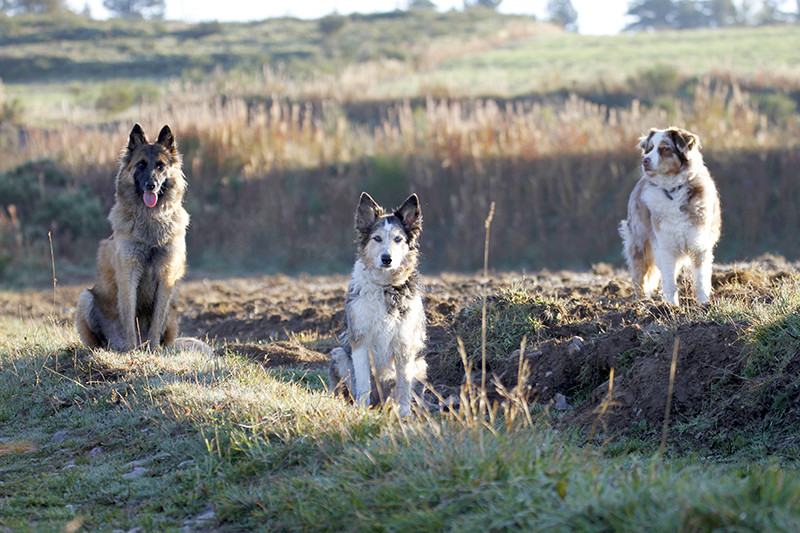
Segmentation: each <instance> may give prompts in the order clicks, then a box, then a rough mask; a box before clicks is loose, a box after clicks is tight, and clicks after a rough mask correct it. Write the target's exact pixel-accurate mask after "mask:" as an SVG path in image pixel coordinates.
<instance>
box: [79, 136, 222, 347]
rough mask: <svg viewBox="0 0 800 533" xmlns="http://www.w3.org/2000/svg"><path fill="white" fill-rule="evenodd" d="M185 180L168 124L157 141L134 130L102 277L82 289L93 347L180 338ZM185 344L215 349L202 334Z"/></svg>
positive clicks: (103, 249) (82, 311)
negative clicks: (177, 310)
mask: <svg viewBox="0 0 800 533" xmlns="http://www.w3.org/2000/svg"><path fill="white" fill-rule="evenodd" d="M185 190H186V180H185V178H184V175H183V171H182V170H181V155H180V153H178V149H177V147H176V145H175V137H174V136H173V135H172V131H171V130H170V129H169V126H164V127H163V128H162V129H161V133H159V134H158V140H157V141H156V142H155V143H150V142H149V141H148V140H147V137H145V135H144V132H143V131H142V128H141V126H139V124H136V125H135V126H134V127H133V130H131V134H130V138H129V139H128V145H127V146H126V147H125V148H124V149H123V150H122V153H121V155H120V165H119V171H118V172H117V177H116V196H115V201H114V206H113V207H112V208H111V213H110V214H109V215H108V220H109V221H110V222H111V229H112V232H113V233H112V235H111V237H109V238H107V239H104V240H102V241H100V246H99V249H98V252H97V278H96V280H95V285H94V287H92V288H91V289H86V290H84V291H83V292H81V295H80V297H79V299H78V311H77V316H76V319H75V322H76V325H77V328H78V333H79V334H80V337H81V340H82V341H83V342H84V344H86V345H87V346H89V347H90V348H95V347H103V348H110V349H113V350H120V351H127V350H132V349H134V348H137V347H140V346H142V345H146V346H147V348H149V349H151V350H154V349H156V348H157V347H159V346H171V345H172V344H173V343H175V340H176V339H175V336H176V332H177V328H178V324H177V319H176V316H175V300H174V298H175V292H176V291H175V284H176V283H177V281H178V280H179V279H181V277H183V274H184V272H185V271H186V238H185V237H186V227H187V226H188V225H189V215H188V213H186V210H185V209H184V208H183V205H182V202H183V194H184V191H185ZM178 340H179V341H180V342H179V347H181V348H184V349H195V350H198V351H205V352H209V351H210V347H209V346H208V345H206V344H204V343H202V342H201V341H199V340H197V339H178Z"/></svg>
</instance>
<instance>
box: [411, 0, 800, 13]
mask: <svg viewBox="0 0 800 533" xmlns="http://www.w3.org/2000/svg"><path fill="white" fill-rule="evenodd" d="M798 1H800V0H798ZM408 10H409V11H414V10H417V11H435V10H436V4H434V3H433V2H431V0H409V2H408Z"/></svg>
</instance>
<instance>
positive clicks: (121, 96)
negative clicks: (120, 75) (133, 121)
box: [95, 82, 159, 113]
mask: <svg viewBox="0 0 800 533" xmlns="http://www.w3.org/2000/svg"><path fill="white" fill-rule="evenodd" d="M158 96H159V91H158V88H157V87H156V86H155V85H153V84H150V83H143V84H138V85H136V84H131V83H127V82H115V83H110V84H107V85H104V86H103V88H102V89H101V91H100V96H99V97H98V98H97V101H96V102H95V106H96V107H97V108H98V109H102V110H104V111H109V112H112V113H116V112H120V111H125V110H126V109H128V108H130V107H131V106H133V105H136V104H141V103H143V102H146V101H148V100H156V99H157V98H158Z"/></svg>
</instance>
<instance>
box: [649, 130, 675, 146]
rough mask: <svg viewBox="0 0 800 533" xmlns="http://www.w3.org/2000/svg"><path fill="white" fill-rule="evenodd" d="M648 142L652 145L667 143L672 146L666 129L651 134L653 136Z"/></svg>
mask: <svg viewBox="0 0 800 533" xmlns="http://www.w3.org/2000/svg"><path fill="white" fill-rule="evenodd" d="M650 142H652V143H653V146H654V147H655V146H661V145H662V144H667V145H669V146H672V137H671V136H670V135H669V131H667V130H659V131H657V132H655V133H654V134H653V137H652V138H651V139H650Z"/></svg>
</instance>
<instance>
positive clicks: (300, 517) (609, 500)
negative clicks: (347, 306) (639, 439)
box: [0, 290, 800, 531]
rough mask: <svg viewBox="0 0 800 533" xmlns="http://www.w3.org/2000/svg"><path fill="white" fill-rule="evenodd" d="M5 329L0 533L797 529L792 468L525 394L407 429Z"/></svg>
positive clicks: (202, 372) (175, 355) (0, 324)
mask: <svg viewBox="0 0 800 533" xmlns="http://www.w3.org/2000/svg"><path fill="white" fill-rule="evenodd" d="M794 292H795V296H794V297H790V296H787V295H786V294H784V293H781V294H783V296H780V294H779V297H778V298H776V301H778V302H779V305H778V306H776V308H775V309H774V310H773V312H772V314H771V315H770V314H769V313H768V312H767V309H768V308H769V304H768V303H767V304H763V305H762V304H759V305H757V306H756V308H757V309H756V311H754V312H753V313H751V316H756V315H757V317H756V318H757V319H754V320H753V322H752V323H753V329H752V331H751V335H752V339H753V342H755V343H756V344H758V347H757V351H756V353H763V351H764V350H769V349H770V347H773V348H780V349H781V350H786V349H788V348H787V347H788V344H787V342H788V339H789V337H790V336H791V334H792V332H793V331H794V328H796V325H797V322H796V320H794V319H792V318H791V316H792V314H793V311H792V309H794V308H796V305H795V304H796V303H797V296H796V292H797V291H796V290H795V291H794ZM792 302H794V303H792ZM747 307H748V306H747V305H746V304H745V303H744V302H739V303H737V302H735V301H732V302H728V303H727V304H726V306H723V308H722V310H721V312H720V314H719V317H718V318H717V319H719V320H730V319H741V318H743V317H744V310H745V309H746V308H747ZM751 307H752V306H751ZM706 319H711V320H713V319H714V318H713V317H710V316H706ZM782 324H788V326H783V325H782ZM0 328H1V329H2V330H3V332H4V336H3V337H2V339H0V365H1V366H0V472H2V477H1V478H0V526H2V528H0V529H3V528H4V530H12V531H79V530H108V531H110V530H112V529H130V528H134V527H142V528H144V530H146V531H150V530H181V529H183V528H188V529H189V530H197V529H204V528H213V529H219V530H242V529H247V530H250V529H255V530H265V531H283V530H286V531H308V530H328V531H341V530H359V531H360V530H381V531H383V530H391V531H402V530H419V531H441V530H458V531H499V530H526V531H643V530H648V531H710V530H726V531H796V530H797V529H798V528H800V476H797V472H796V466H797V465H796V464H795V463H794V462H787V461H786V460H778V459H770V458H763V459H762V460H761V461H758V462H752V461H746V460H744V459H739V458H737V457H727V458H720V457H719V456H716V457H704V456H701V455H699V454H689V455H683V456H680V457H679V456H671V455H670V454H669V453H668V454H667V455H666V456H664V457H660V456H659V455H658V454H657V453H652V454H650V453H645V454H619V453H611V452H610V451H609V449H607V448H604V447H593V446H587V445H586V444H585V442H586V441H585V439H584V437H582V436H581V435H579V434H578V433H573V432H570V431H566V432H565V431H564V430H557V429H554V427H553V422H554V416H555V415H552V414H550V413H547V412H536V411H533V412H532V411H530V410H529V408H527V407H520V405H524V404H520V403H519V402H516V403H515V402H509V405H511V404H516V405H517V407H515V408H508V407H506V408H501V409H500V410H499V411H497V412H495V413H494V414H492V415H489V416H486V415H485V414H482V412H481V410H480V408H479V406H478V405H476V404H474V403H473V404H470V403H469V402H465V403H463V404H462V408H461V410H460V411H459V413H456V414H450V415H433V414H431V415H424V416H420V417H418V418H415V419H412V420H407V421H399V420H398V419H397V418H396V417H395V416H394V415H393V414H392V413H391V411H384V412H377V411H369V412H364V411H360V410H358V409H356V408H354V407H352V406H350V405H347V404H345V403H344V402H342V401H340V400H338V399H334V398H332V397H331V396H330V395H328V394H327V393H326V392H325V390H324V385H323V381H324V376H323V375H320V374H318V373H305V374H300V373H297V372H293V371H291V370H284V371H279V372H278V371H274V370H273V371H267V370H264V369H263V368H262V367H261V366H260V365H258V364H255V363H253V362H252V361H249V360H247V359H245V358H243V357H241V356H239V355H237V354H235V353H231V352H228V353H226V354H224V355H217V356H214V357H212V358H210V359H209V358H207V357H204V356H201V355H197V354H194V353H183V352H176V351H167V352H164V353H157V354H150V353H145V352H131V353H128V354H117V353H113V352H106V351H102V350H101V351H96V352H87V351H85V350H84V349H82V348H80V347H79V343H78V339H77V336H76V335H75V333H74V331H73V329H72V328H71V327H68V326H62V325H58V324H53V323H42V322H35V321H22V320H19V319H17V318H9V317H3V318H0ZM511 394H512V395H513V392H512V393H511ZM511 399H513V396H512V397H511ZM617 448H624V446H622V447H619V446H618V447H617ZM643 448H644V447H640V448H639V449H643ZM649 449H652V450H655V449H657V445H654V446H652V447H650V448H649Z"/></svg>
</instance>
